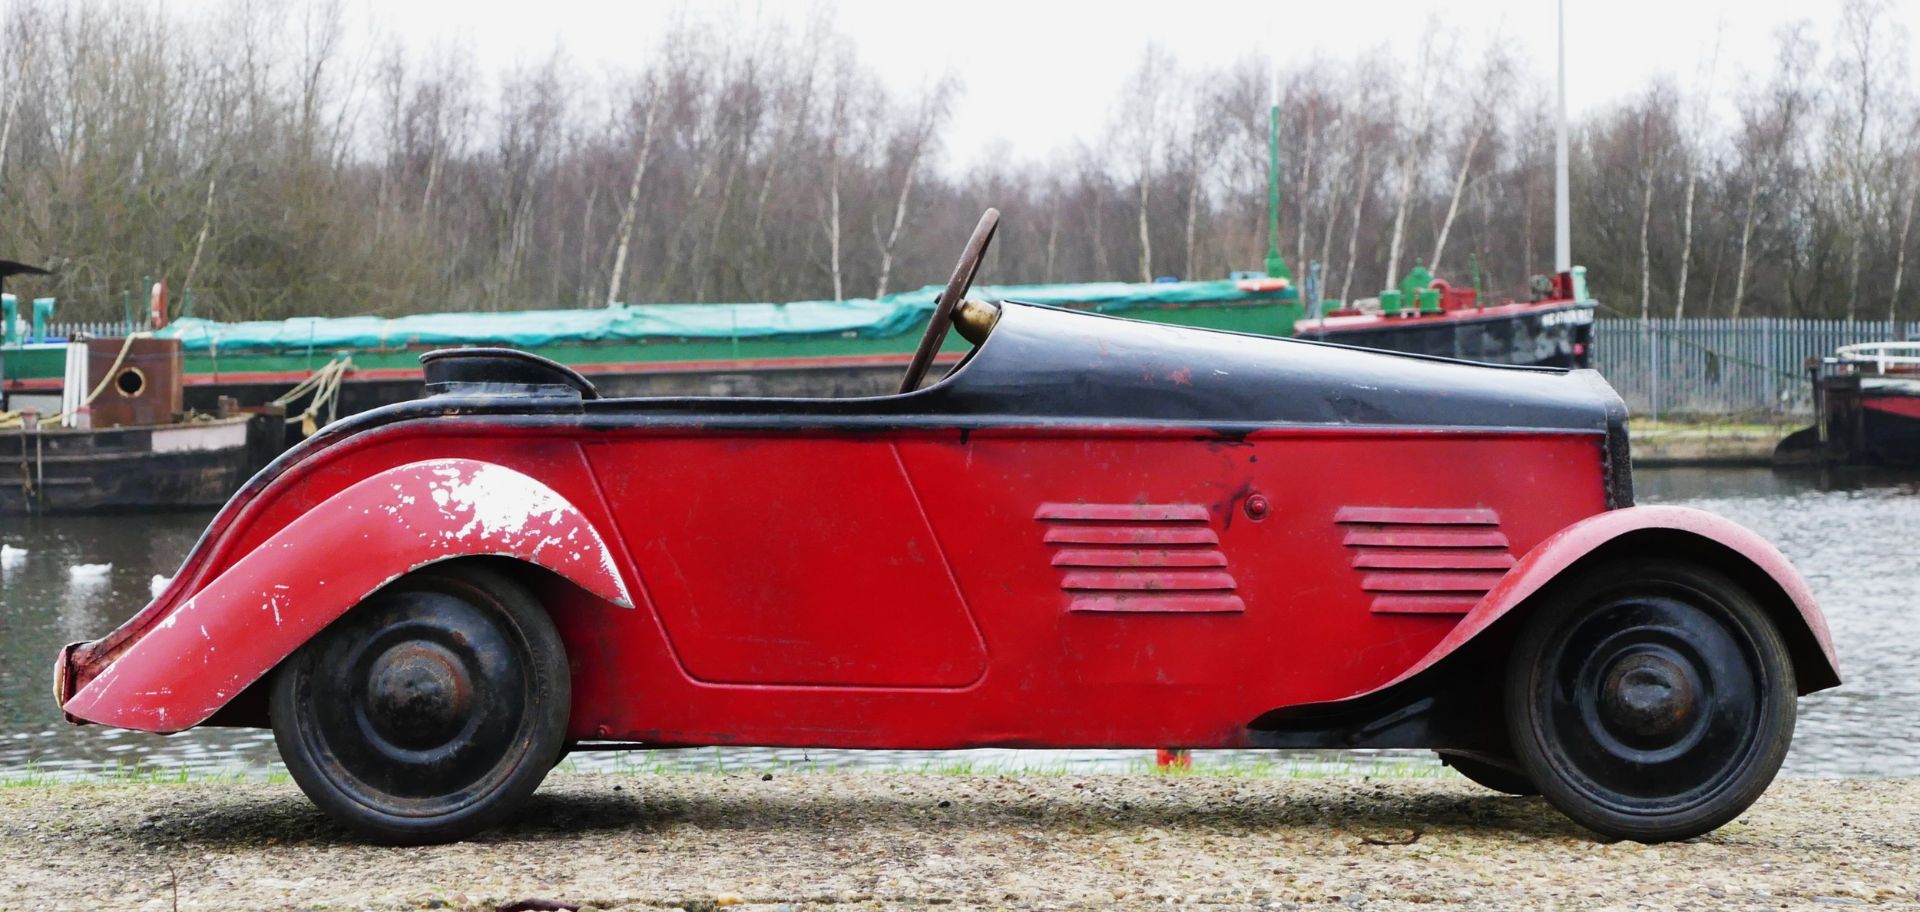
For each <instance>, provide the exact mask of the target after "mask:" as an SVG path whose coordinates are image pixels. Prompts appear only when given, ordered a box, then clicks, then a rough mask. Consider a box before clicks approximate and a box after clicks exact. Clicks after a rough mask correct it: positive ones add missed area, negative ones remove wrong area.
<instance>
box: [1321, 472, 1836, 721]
mask: <svg viewBox="0 0 1920 912" xmlns="http://www.w3.org/2000/svg"><path fill="white" fill-rule="evenodd" d="M1635 553H1641V554H1644V553H1657V554H1671V555H1675V556H1683V557H1687V558H1690V559H1696V560H1701V561H1703V562H1705V563H1707V564H1709V565H1710V566H1713V567H1714V568H1716V569H1719V570H1722V571H1725V572H1728V573H1729V574H1730V575H1732V576H1733V577H1734V578H1735V579H1736V580H1738V581H1740V582H1741V583H1742V584H1744V585H1746V586H1747V587H1748V588H1749V590H1750V591H1752V592H1753V595H1754V597H1755V598H1757V599H1759V601H1760V603H1761V604H1762V605H1763V606H1764V607H1765V608H1766V609H1767V611H1768V612H1769V613H1770V614H1771V615H1772V617H1773V620H1774V623H1775V624H1777V625H1778V626H1779V628H1780V632H1781V635H1782V637H1783V638H1784V639H1785V640H1786V642H1787V648H1788V650H1789V651H1790V652H1791V653H1792V655H1793V661H1794V671H1795V679H1796V680H1797V681H1798V683H1799V686H1800V692H1801V693H1802V694H1806V693H1812V692H1813V691H1816V690H1825V689H1826V688H1829V687H1835V686H1838V685H1839V683H1840V666H1839V660H1838V659H1837V658H1836V657H1835V655H1834V651H1833V637H1832V635H1831V634H1830V633H1828V631H1827V620H1826V617H1825V616H1824V615H1822V614H1821V612H1820V607H1819V605H1818V604H1817V603H1816V602H1815V601H1814V598H1813V591H1812V590H1811V589H1809V588H1808V587H1807V582H1806V580H1805V579H1803V578H1801V576H1800V572H1799V571H1798V570H1795V569H1794V567H1793V564H1792V563H1791V562H1790V561H1788V560H1787V557H1786V555H1784V554H1781V553H1780V551H1779V549H1777V548H1775V547H1774V546H1773V545H1771V544H1769V543H1768V542H1767V541H1766V540H1765V539H1763V538H1761V537H1760V536H1759V535H1756V534H1754V533H1753V532H1752V531H1750V530H1748V529H1746V528H1745V527H1743V526H1740V525H1739V524H1737V523H1735V522H1733V521H1731V520H1728V519H1725V518H1723V517H1720V516H1715V515H1714V514H1712V513H1707V512H1704V511H1701V510H1694V509H1690V508H1687V507H1669V506H1652V507H1628V508H1626V509H1621V510H1611V511H1608V512H1605V513H1600V514H1597V515H1595V516H1591V517H1588V518H1587V519H1584V520H1581V521H1580V522H1577V523H1574V524H1573V525H1571V526H1568V527H1566V528H1565V529H1562V530H1560V531H1559V532H1556V533H1554V534H1553V535H1552V536H1549V537H1548V538H1547V539H1546V540H1545V541H1542V542H1541V543H1540V544H1538V545H1536V546H1535V547H1534V548H1533V549H1532V550H1531V551H1528V552H1527V554H1526V556H1525V557H1523V558H1521V560H1520V562H1519V563H1518V564H1517V565H1515V566H1514V568H1513V569H1512V570H1510V571H1508V573H1507V575H1506V576H1505V577H1504V578H1502V579H1501V581H1500V583H1499V585H1496V586H1495V587H1494V588H1493V590H1492V591H1491V592H1488V593H1487V594H1486V596H1485V597H1484V598H1482V599H1481V600H1480V602H1479V603H1478V604H1476V605H1475V606H1474V607H1473V610H1472V611H1470V612H1468V613H1467V615H1466V617H1464V618H1462V619H1461V621H1460V623H1459V624H1458V625H1456V626H1455V627H1454V628H1453V630H1452V631H1451V632H1450V633H1448V634H1447V636H1446V637H1445V638H1444V639H1442V640H1441V641H1440V643H1439V644H1438V645H1436V646H1435V647H1434V648H1433V649H1432V650H1431V651H1430V652H1428V653H1427V655H1426V656H1424V657H1423V658H1421V660H1420V661H1419V662H1418V663H1416V664H1415V665H1414V666H1413V667H1412V668H1410V669H1408V670H1407V671H1406V672H1405V673H1404V674H1401V675H1400V676H1399V677H1397V678H1395V679H1393V680H1392V681H1391V682H1388V683H1387V684H1386V685H1384V686H1382V687H1380V688H1378V689H1376V690H1374V691H1370V692H1369V693H1368V694H1362V695H1359V696H1369V695H1372V694H1377V693H1379V692H1380V691H1384V690H1386V689H1387V688H1390V687H1393V686H1395V685H1398V684H1400V683H1402V682H1404V681H1406V680H1408V679H1410V678H1412V677H1414V676H1415V675H1418V674H1420V673H1421V672H1424V671H1426V670H1428V669H1430V668H1432V667H1433V666H1434V665H1436V664H1438V663H1439V662H1441V661H1442V660H1444V659H1446V658H1447V657H1448V656H1451V655H1453V654H1455V653H1457V652H1459V651H1460V650H1461V649H1462V648H1463V647H1465V646H1466V645H1467V644H1468V643H1471V642H1473V641H1474V640H1475V639H1476V638H1478V637H1480V635H1481V634H1483V633H1485V632H1486V631H1487V629H1488V628H1490V627H1492V626H1493V625H1494V624H1495V623H1496V622H1498V621H1499V620H1501V619H1502V618H1504V617H1506V616H1508V615H1509V614H1514V613H1515V612H1516V611H1520V610H1522V609H1523V606H1525V604H1526V602H1527V600H1528V599H1529V598H1531V597H1532V596H1534V595H1535V594H1536V593H1538V592H1540V591H1541V590H1542V589H1544V588H1545V587H1547V586H1548V585H1549V584H1550V583H1552V582H1554V581H1555V580H1558V579H1561V578H1563V577H1564V576H1565V574H1566V573H1567V572H1568V571H1570V570H1573V569H1575V568H1576V567H1580V566H1586V565H1588V564H1589V563H1590V562H1591V561H1595V560H1605V559H1609V558H1612V557H1622V556H1625V555H1628V554H1635Z"/></svg>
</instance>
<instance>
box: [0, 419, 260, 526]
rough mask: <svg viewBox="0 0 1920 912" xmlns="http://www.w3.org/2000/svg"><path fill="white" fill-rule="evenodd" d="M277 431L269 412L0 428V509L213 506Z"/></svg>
mask: <svg viewBox="0 0 1920 912" xmlns="http://www.w3.org/2000/svg"><path fill="white" fill-rule="evenodd" d="M281 436H282V432H281V430H280V422H279V419H278V417H277V416H268V415H257V416H245V415H242V416H238V417H234V418H224V419H219V420H215V421H206V422H195V423H191V424H175V425H155V426H146V427H116V428H102V429H99V430H74V429H50V430H44V431H9V432H5V433H0V515H18V514H26V513H100V512H114V511H119V510H155V509H169V508H178V509H191V508H204V507H217V506H219V505H220V504H223V503H225V502H226V500H227V498H228V497H229V496H231V495H232V494H233V492H234V491H235V490H236V489H238V488H239V487H240V485H241V484H243V483H244V482H245V481H246V480H247V479H248V478H249V477H251V476H252V475H253V473H254V472H257V471H259V470H260V468H261V467H262V466H264V465H265V464H266V463H267V462H268V461H269V460H270V459H271V458H272V457H273V455H274V454H276V453H278V452H279V438H280V437H281Z"/></svg>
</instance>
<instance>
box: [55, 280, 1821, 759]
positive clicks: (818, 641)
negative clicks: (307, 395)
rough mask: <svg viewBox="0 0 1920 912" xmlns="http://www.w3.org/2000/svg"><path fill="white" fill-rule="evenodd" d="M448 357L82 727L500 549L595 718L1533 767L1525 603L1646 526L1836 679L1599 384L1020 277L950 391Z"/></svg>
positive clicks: (885, 740) (104, 687)
mask: <svg viewBox="0 0 1920 912" xmlns="http://www.w3.org/2000/svg"><path fill="white" fill-rule="evenodd" d="M428 375H429V377H428V379H429V389H430V391H432V392H433V393H434V395H430V396H429V397H427V398H425V399H422V400H419V401H416V402H412V403H406V404H402V405H398V406H392V407H388V408H385V409H381V410H378V411H375V412H371V413H367V414H364V415H360V416H356V417H355V418H352V419H349V420H347V421H344V422H342V423H340V424H339V425H336V426H335V427H332V428H329V429H327V430H326V431H324V432H322V434H320V435H319V436H318V437H316V438H315V439H312V440H309V441H307V442H306V443H305V444H303V445H302V446H300V447H297V448H296V449H294V450H293V451H290V452H289V453H288V454H287V455H285V456H284V457H282V458H281V459H280V460H278V461H277V462H275V463H274V464H273V465H272V466H271V467H269V468H268V469H267V470H266V471H264V472H263V473H262V474H261V475H260V476H259V477H258V478H256V479H255V480H254V481H253V482H252V483H250V484H249V485H248V486H247V488H246V489H245V490H243V491H242V492H241V493H240V494H238V495H237V496H236V497H235V498H234V499H233V501H232V502H231V503H230V504H229V505H228V506H227V507H226V508H225V509H224V510H222V511H221V512H220V514H219V516H218V517H217V518H216V519H215V520H214V521H213V523H212V526H211V527H210V528H209V529H208V531H207V532H206V534H205V536H204V537H203V538H202V540H201V541H200V542H199V544H198V545H197V546H196V547H195V548H194V549H193V552H192V554H191V555H190V557H189V558H188V559H187V561H186V563H185V566H184V567H183V568H182V569H181V571H180V573H179V574H178V575H177V576H176V577H175V578H174V580H173V581H172V583H171V584H170V585H169V586H168V588H167V589H166V590H165V591H164V592H163V593H162V594H160V595H159V597H157V598H156V599H154V601H153V602H152V604H150V605H148V606H147V607H146V609H145V610H143V611H141V612H140V613H139V614H137V615H136V616H134V617H133V618H132V619H131V620H129V621H128V622H127V623H126V624H125V625H123V626H122V627H121V628H120V629H118V630H116V631H114V632H113V633H111V634H109V635H108V636H106V637H104V638H102V639H100V640H97V641H93V642H90V643H81V644H75V645H74V646H70V647H68V648H67V649H66V650H65V651H63V653H62V654H61V656H60V659H59V663H58V669H57V675H56V677H57V683H56V690H57V692H58V696H59V699H60V702H61V704H62V706H63V708H64V710H65V712H66V713H67V714H68V715H69V717H70V718H73V719H75V720H78V721H85V722H94V723H100V724H105V725H114V726H120V727H125V728H133V729H140V730H145V731H154V732H171V731H179V730H181V729H185V728H189V727H192V726H195V725H198V724H202V723H206V722H212V723H216V724H239V725H265V724H268V722H269V719H268V712H267V709H266V706H267V700H266V698H265V696H264V695H263V689H264V682H265V681H266V679H267V678H268V677H269V675H270V674H271V673H272V672H273V671H274V669H275V668H276V666H278V665H279V664H281V663H282V662H283V661H284V660H286V659H287V658H288V657H289V656H291V655H293V654H294V653H295V652H296V650H299V649H300V648H301V647H302V645H303V644H305V643H307V642H308V641H309V640H311V639H313V638H314V637H315V636H316V635H317V634H319V633H320V632H321V631H323V630H325V629H327V628H328V626H329V625H330V624H332V623H334V622H335V621H336V619H338V618H340V617H341V616H342V615H344V614H346V613H348V612H349V611H350V610H351V609H353V608H354V606H355V605H356V604H358V603H360V602H362V601H363V600H364V599H367V598H368V597H369V596H371V595H372V594H374V593H376V592H378V591H380V590H381V589H382V587H383V586H386V585H388V584H389V583H391V582H392V581H394V580H396V579H398V578H401V577H403V576H405V575H407V574H409V573H413V572H415V571H418V570H420V569H421V568H423V567H428V566H431V565H435V564H438V563H441V562H446V561H449V560H455V559H470V558H472V559H477V558H485V559H487V560H489V561H491V562H493V563H494V565H495V566H499V567H503V568H506V569H507V570H508V572H511V573H513V574H515V575H516V576H517V578H519V579H520V580H522V581H523V582H524V583H525V584H526V585H527V586H528V587H529V588H530V590H531V591H533V592H534V593H535V594H536V595H537V597H538V600H539V602H540V603H541V605H542V606H544V608H545V609H546V611H547V612H548V614H550V616H551V618H552V620H553V622H554V625H555V627H556V628H557V630H558V631H559V633H560V636H561V639H562V640H563V641H564V644H565V654H566V659H567V662H568V666H567V667H568V669H569V674H570V678H571V680H570V690H571V705H570V708H569V709H568V710H567V722H566V739H567V740H568V742H570V743H571V744H573V745H574V746H576V747H580V746H588V745H590V743H591V742H634V743H640V744H645V745H649V746H668V745H714V744H734V745H790V746H806V747H850V748H962V747H977V746H989V745H991V746H1020V747H1041V746H1046V747H1188V748H1220V747H1261V746H1308V747H1315V746H1325V747H1348V746H1424V747H1434V748H1440V749H1452V750H1456V751H1460V752H1463V753H1462V755H1463V756H1465V755H1477V756H1488V757H1504V756H1508V755H1509V754H1510V751H1508V749H1507V747H1506V744H1505V740H1504V739H1506V738H1507V737H1508V736H1507V733H1506V732H1505V730H1504V728H1505V727H1504V726H1503V725H1502V724H1501V723H1500V721H1499V703H1498V700H1499V696H1498V687H1497V686H1496V685H1497V682H1496V684H1495V685H1490V684H1489V683H1488V682H1487V677H1488V676H1487V675H1486V674H1484V673H1483V672H1484V670H1485V668H1486V667H1488V665H1489V662H1488V657H1492V658H1493V659H1496V660H1497V658H1498V656H1499V655H1500V654H1501V652H1500V651H1501V650H1503V649H1506V648H1508V646H1509V645H1510V644H1511V643H1512V642H1513V639H1514V637H1515V635H1516V630H1517V628H1516V626H1515V625H1514V624H1510V623H1507V622H1508V621H1509V620H1510V619H1511V618H1514V617H1517V616H1520V615H1524V614H1526V613H1527V611H1528V609H1529V607H1530V605H1532V604H1533V602H1534V601H1536V596H1539V595H1540V594H1541V593H1542V592H1543V591H1546V590H1549V589H1550V588H1551V587H1552V586H1553V585H1555V583H1556V581H1559V580H1563V579H1566V578H1567V577H1569V575H1571V574H1573V573H1574V572H1575V571H1576V570H1578V569H1579V568H1581V567H1584V566H1589V565H1591V564H1592V563H1593V562H1595V561H1598V560H1601V559H1609V560H1611V559H1620V558H1623V557H1625V556H1628V555H1632V554H1646V555H1689V556H1692V557H1693V558H1695V559H1697V560H1699V561H1701V562H1704V563H1706V564H1709V565H1711V566H1712V567H1714V568H1716V571H1717V572H1719V573H1723V574H1725V575H1726V576H1727V577H1729V578H1732V579H1735V580H1738V581H1739V582H1740V583H1741V585H1743V586H1745V587H1747V588H1748V590H1749V591H1750V592H1751V595H1752V597H1753V599H1754V600H1755V602H1756V603H1757V604H1759V605H1760V606H1761V608H1762V610H1763V611H1764V612H1765V614H1766V616H1767V617H1769V618H1771V619H1773V621H1774V622H1775V623H1776V624H1777V627H1778V629H1779V631H1780V634H1781V636H1782V638H1783V640H1784V642H1785V643H1786V646H1787V647H1788V650H1789V652H1790V655H1791V661H1792V666H1793V672H1794V681H1795V682H1796V684H1795V689H1796V690H1798V691H1802V692H1804V691H1811V690H1816V689H1820V688H1823V687H1827V686H1831V685H1833V684H1836V683H1837V682H1838V675H1837V671H1836V663H1835V659H1834V655H1833V648H1832V645H1831V642H1830V639H1829V637H1828V634H1827V630H1826V627H1825V624H1824V622H1823V620H1822V618H1821V615H1820V613H1819V610H1818V609H1817V608H1816V606H1815V603H1814V600H1813V597H1812V596H1811V594H1810V592H1809V591H1808V588H1807V586H1806V584H1805V582H1804V581H1803V580H1801V579H1800V577H1799V576H1798V575H1797V574H1796V573H1795V572H1794V570H1793V569H1792V567H1791V566H1790V565H1789V564H1788V562H1787V561H1786V560H1785V559H1784V558H1783V557H1782V556H1781V555H1780V553H1779V552H1778V551H1776V550H1775V549H1773V548H1772V547H1771V546H1769V545H1767V544H1766V543H1765V542H1763V541H1761V540H1760V539H1758V538H1757V537H1756V536H1754V535H1753V534H1752V533H1749V532H1747V531H1745V530H1743V529H1740V528H1739V527H1737V526H1735V525H1733V524H1732V523H1730V522H1727V521H1726V520H1723V519H1719V518H1717V517H1714V516H1711V515H1708V514H1705V513H1700V512H1698V511H1693V510H1687V509H1680V508H1673V507H1636V506H1633V505H1632V485H1631V475H1630V469H1629V467H1628V465H1627V461H1626V440H1625V423H1624V419H1625V414H1624V410H1623V408H1622V407H1621V404H1620V400H1619V399H1618V397H1617V396H1615V395H1614V394H1613V392H1612V391H1611V389H1610V388H1608V387H1607V386H1606V385H1605V383H1604V382H1602V381H1600V380H1599V379H1598V377H1597V376H1596V375H1594V374H1592V373H1591V372H1584V371H1574V372H1565V371H1551V370H1534V369H1515V368H1498V367H1484V366H1469V365H1464V364H1460V363H1454V362H1446V361H1440V360H1437V359H1426V358H1416V357H1407V356H1396V355H1390V354H1382V353H1375V352H1367V351H1361V350H1355V349H1348V348H1343V347H1340V346H1330V345H1324V344H1316V343H1310V342H1302V341H1296V340H1284V339H1270V338H1259V337H1249V336H1240V335H1232V334H1226V333H1216V332H1206V331H1200V330H1191V329H1183V328H1174V327H1166V326H1160V325H1151V324H1144V323H1135V322H1131V321H1124V320H1118V319H1114V318H1108V317H1103V316H1097V315H1091V314H1085V313H1073V312H1066V311H1057V310H1052V309H1048V308H1040V307H1033V306H1025V305H1019V304H1007V305H1003V307H1002V308H1001V311H1000V313H999V314H998V323H997V325H995V326H994V327H993V328H992V331H991V335H989V336H987V337H986V339H985V341H984V343H983V344H982V345H981V346H980V347H979V348H977V349H976V350H975V352H974V353H973V354H972V355H971V356H969V358H968V360H967V361H966V362H964V363H963V364H962V365H961V366H960V367H959V368H957V369H956V370H955V371H954V372H953V373H952V374H950V375H949V376H948V377H947V378H946V379H944V380H942V381H940V382H938V383H936V384H934V385H931V386H929V387H926V388H924V389H921V390H918V391H915V392H910V393H905V394H902V395H898V396H890V397H879V398H870V399H850V400H798V399H796V400H737V399H727V400H720V399H655V400H599V399H596V398H593V396H592V391H591V388H590V387H588V386H586V385H585V383H584V381H579V380H578V379H577V378H574V377H570V376H568V375H567V372H565V370H564V369H563V368H558V367H557V366H548V365H541V364H536V363H533V362H532V361H531V359H516V358H514V357H513V356H511V355H509V354H504V353H497V352H496V353H490V354H489V353H480V354H473V355H469V356H466V357H448V358H445V359H442V360H441V361H440V362H438V363H436V364H430V365H429V367H428ZM1491 664H1494V665H1497V664H1498V662H1497V661H1494V662H1492V663H1491ZM1489 700H1492V701H1493V702H1492V703H1489V702H1488V701H1489Z"/></svg>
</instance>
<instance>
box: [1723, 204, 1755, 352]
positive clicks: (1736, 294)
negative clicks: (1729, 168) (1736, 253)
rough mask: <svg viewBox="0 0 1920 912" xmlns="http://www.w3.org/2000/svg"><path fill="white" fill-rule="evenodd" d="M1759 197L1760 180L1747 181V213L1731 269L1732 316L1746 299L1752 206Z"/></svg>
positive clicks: (1730, 314) (1730, 313)
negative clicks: (1734, 261) (1736, 261)
mask: <svg viewBox="0 0 1920 912" xmlns="http://www.w3.org/2000/svg"><path fill="white" fill-rule="evenodd" d="M1759 197H1760V182H1759V181H1758V180H1757V179H1756V180H1752V181H1749V182H1748V184H1747V214H1746V216H1745V217H1744V218H1742V219H1741V221H1740V260H1739V265H1738V266H1736V267H1734V270H1733V307H1732V308H1731V310H1730V312H1729V313H1728V316H1730V317H1734V318H1738V317H1739V316H1740V305H1742V304H1744V303H1746V300H1747V269H1748V268H1749V267H1750V266H1751V265H1752V262H1753V261H1752V260H1751V259H1750V257H1749V254H1750V251H1751V250H1752V247H1753V207H1754V204H1755V203H1756V202H1758V200H1759Z"/></svg>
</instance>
